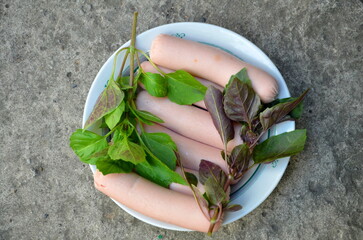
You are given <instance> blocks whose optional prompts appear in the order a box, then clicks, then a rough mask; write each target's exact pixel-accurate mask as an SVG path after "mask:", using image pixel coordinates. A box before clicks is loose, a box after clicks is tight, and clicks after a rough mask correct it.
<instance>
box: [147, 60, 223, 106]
mask: <svg viewBox="0 0 363 240" xmlns="http://www.w3.org/2000/svg"><path fill="white" fill-rule="evenodd" d="M158 67H159V68H160V69H161V70H162V71H163V72H164V73H171V72H174V71H175V70H172V69H169V68H164V67H161V66H158ZM141 68H142V69H143V70H144V71H145V72H151V73H159V72H158V70H156V69H155V68H154V66H153V65H152V64H151V63H150V62H149V61H145V62H143V63H141ZM196 79H197V80H198V81H199V82H200V83H201V84H203V85H204V86H206V87H209V86H211V85H212V86H215V87H216V88H218V89H220V90H221V91H223V88H222V87H221V86H219V85H218V84H215V83H213V82H211V81H207V80H205V79H202V78H196ZM194 105H196V106H198V107H201V108H204V109H207V108H206V106H205V104H204V101H199V102H196V103H194Z"/></svg>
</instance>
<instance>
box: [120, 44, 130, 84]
mask: <svg viewBox="0 0 363 240" xmlns="http://www.w3.org/2000/svg"><path fill="white" fill-rule="evenodd" d="M129 54H130V51H129V50H128V51H127V52H126V53H125V57H124V59H123V61H122V64H121V69H120V72H119V73H118V76H117V80H118V79H120V78H121V77H122V72H123V70H124V67H125V64H126V61H127V57H128V56H129Z"/></svg>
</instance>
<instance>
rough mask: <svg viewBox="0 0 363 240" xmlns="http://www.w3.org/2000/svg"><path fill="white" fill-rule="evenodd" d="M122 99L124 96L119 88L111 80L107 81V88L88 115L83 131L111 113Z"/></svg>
mask: <svg viewBox="0 0 363 240" xmlns="http://www.w3.org/2000/svg"><path fill="white" fill-rule="evenodd" d="M124 97H125V94H124V92H123V91H122V90H121V89H120V88H119V86H118V84H117V83H116V82H115V81H113V80H109V82H108V85H107V87H106V88H105V89H104V90H103V91H102V93H101V94H100V96H99V97H98V99H97V101H96V104H95V106H94V108H93V110H92V113H91V114H90V116H89V117H88V119H87V121H86V123H85V127H84V129H87V128H88V127H90V126H91V125H92V124H93V123H95V122H96V121H97V120H99V119H101V118H102V117H103V116H105V115H106V114H108V113H110V112H112V111H113V110H114V109H115V108H116V107H118V106H119V105H120V103H121V102H122V100H123V99H124Z"/></svg>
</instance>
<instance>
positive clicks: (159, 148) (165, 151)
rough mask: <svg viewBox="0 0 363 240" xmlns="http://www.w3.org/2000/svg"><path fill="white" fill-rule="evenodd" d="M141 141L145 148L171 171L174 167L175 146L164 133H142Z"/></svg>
mask: <svg viewBox="0 0 363 240" xmlns="http://www.w3.org/2000/svg"><path fill="white" fill-rule="evenodd" d="M141 139H142V141H143V142H144V143H145V145H146V146H147V148H148V149H149V150H150V151H151V152H152V153H153V154H154V155H155V156H156V157H157V158H159V159H160V160H161V161H162V162H163V163H165V164H166V165H167V166H168V167H169V168H170V169H171V170H175V167H176V160H177V158H176V155H175V152H174V151H175V150H176V145H175V143H174V142H173V140H172V139H171V137H170V136H169V135H168V134H166V133H145V132H144V133H142V134H141Z"/></svg>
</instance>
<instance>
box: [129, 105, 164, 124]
mask: <svg viewBox="0 0 363 240" xmlns="http://www.w3.org/2000/svg"><path fill="white" fill-rule="evenodd" d="M132 111H133V112H134V113H135V114H136V116H137V118H138V119H139V120H140V121H141V122H143V123H146V124H148V125H153V124H154V123H155V122H157V123H163V122H164V121H163V120H162V119H160V118H159V117H157V116H155V115H154V114H152V113H150V112H148V111H143V110H137V109H133V110H132Z"/></svg>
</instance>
